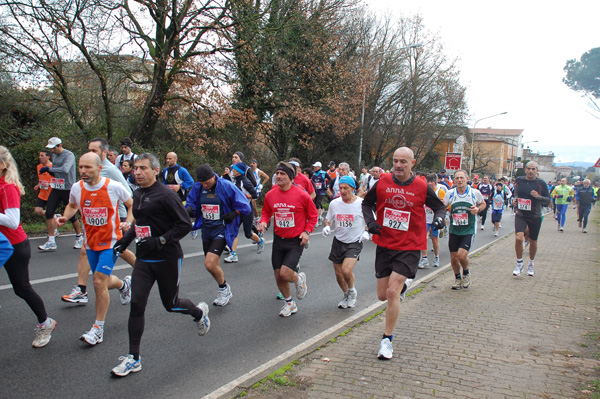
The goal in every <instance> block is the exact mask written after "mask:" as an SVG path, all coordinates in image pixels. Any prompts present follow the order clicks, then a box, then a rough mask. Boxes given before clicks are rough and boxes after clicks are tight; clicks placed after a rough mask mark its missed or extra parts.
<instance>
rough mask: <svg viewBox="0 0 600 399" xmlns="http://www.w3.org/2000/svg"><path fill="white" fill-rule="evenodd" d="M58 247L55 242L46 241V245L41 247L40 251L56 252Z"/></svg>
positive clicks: (39, 247)
mask: <svg viewBox="0 0 600 399" xmlns="http://www.w3.org/2000/svg"><path fill="white" fill-rule="evenodd" d="M57 248H58V247H57V246H56V241H54V242H50V241H46V242H45V243H44V245H39V246H38V249H39V250H40V251H56V249H57Z"/></svg>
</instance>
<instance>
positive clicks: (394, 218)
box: [383, 208, 410, 231]
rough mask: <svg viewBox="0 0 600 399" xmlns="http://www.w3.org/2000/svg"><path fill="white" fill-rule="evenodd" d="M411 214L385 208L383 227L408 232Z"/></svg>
mask: <svg viewBox="0 0 600 399" xmlns="http://www.w3.org/2000/svg"><path fill="white" fill-rule="evenodd" d="M409 225H410V212H405V211H399V210H397V209H390V208H385V209H384V210H383V226H384V227H389V228H390V229H394V230H400V231H408V226H409Z"/></svg>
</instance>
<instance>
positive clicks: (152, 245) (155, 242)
mask: <svg viewBox="0 0 600 399" xmlns="http://www.w3.org/2000/svg"><path fill="white" fill-rule="evenodd" d="M137 246H138V249H143V250H145V251H148V252H151V251H154V250H156V249H161V248H162V243H161V242H160V238H159V237H145V238H143V239H141V240H140V241H139V242H138V243H137Z"/></svg>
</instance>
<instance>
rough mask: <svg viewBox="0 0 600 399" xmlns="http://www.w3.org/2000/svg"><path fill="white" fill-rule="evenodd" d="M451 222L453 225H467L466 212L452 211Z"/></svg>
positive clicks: (467, 217) (467, 216)
mask: <svg viewBox="0 0 600 399" xmlns="http://www.w3.org/2000/svg"><path fill="white" fill-rule="evenodd" d="M452 224H453V225H455V226H467V225H468V224H469V215H467V214H466V213H453V214H452Z"/></svg>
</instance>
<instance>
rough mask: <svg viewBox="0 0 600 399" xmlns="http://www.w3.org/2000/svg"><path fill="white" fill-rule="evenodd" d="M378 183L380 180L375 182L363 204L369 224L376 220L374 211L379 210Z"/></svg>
mask: <svg viewBox="0 0 600 399" xmlns="http://www.w3.org/2000/svg"><path fill="white" fill-rule="evenodd" d="M377 183H379V182H375V184H374V185H373V187H371V189H370V190H369V192H367V195H365V198H364V199H363V202H362V205H361V206H362V212H363V218H364V219H365V224H366V225H367V226H368V225H369V223H371V222H374V221H375V215H374V213H375V212H376V211H377Z"/></svg>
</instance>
